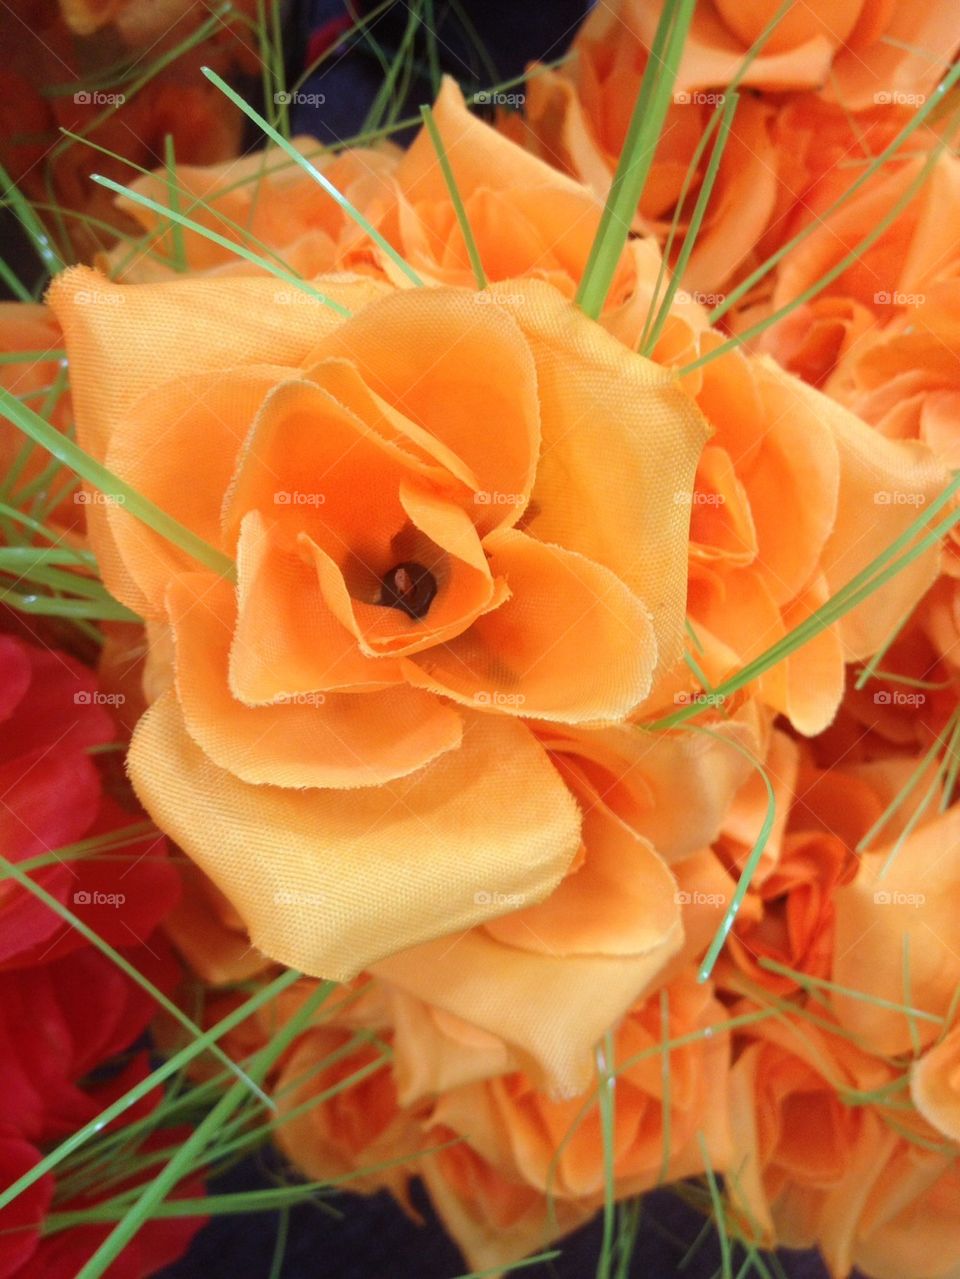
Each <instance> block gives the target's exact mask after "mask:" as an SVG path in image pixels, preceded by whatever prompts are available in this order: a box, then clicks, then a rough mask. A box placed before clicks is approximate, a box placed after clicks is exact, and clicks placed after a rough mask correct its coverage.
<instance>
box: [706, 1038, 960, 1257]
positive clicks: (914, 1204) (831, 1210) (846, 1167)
mask: <svg viewBox="0 0 960 1279" xmlns="http://www.w3.org/2000/svg"><path fill="white" fill-rule="evenodd" d="M743 1037H744V1040H745V1044H746V1046H745V1047H744V1048H743V1051H742V1052H741V1053H740V1056H739V1058H738V1060H737V1062H736V1064H735V1065H734V1067H733V1070H732V1072H731V1109H732V1113H731V1123H732V1129H733V1132H734V1134H735V1138H734V1141H735V1151H734V1155H733V1160H734V1164H735V1166H736V1167H737V1170H738V1171H737V1176H736V1178H732V1179H731V1189H732V1193H733V1197H734V1202H735V1203H736V1204H737V1205H739V1207H740V1208H741V1209H742V1210H743V1214H744V1217H745V1219H746V1223H747V1226H748V1233H752V1234H753V1236H754V1238H755V1239H756V1241H757V1242H758V1243H765V1244H767V1245H769V1244H772V1243H774V1242H776V1243H779V1244H781V1245H783V1246H786V1247H790V1248H808V1247H812V1246H818V1247H819V1248H820V1250H821V1252H822V1253H823V1255H824V1257H825V1259H826V1261H827V1265H828V1267H829V1270H830V1273H831V1275H832V1276H834V1279H846V1277H847V1276H848V1275H849V1274H850V1271H851V1269H852V1268H853V1267H854V1266H859V1267H862V1268H863V1270H864V1271H865V1272H866V1273H868V1274H870V1275H872V1276H877V1277H878V1279H933V1277H934V1276H944V1277H945V1276H947V1275H949V1274H953V1273H955V1268H956V1266H957V1264H958V1261H960V1178H958V1175H957V1169H956V1151H955V1149H954V1150H953V1151H949V1150H946V1149H943V1148H938V1144H937V1142H936V1141H935V1140H934V1139H933V1138H934V1136H935V1134H933V1133H932V1132H931V1130H930V1129H929V1128H928V1126H927V1125H926V1124H925V1123H924V1122H923V1120H922V1119H921V1118H920V1117H919V1116H917V1115H916V1114H914V1113H913V1112H911V1111H910V1110H909V1109H908V1110H904V1108H903V1106H902V1103H901V1100H900V1092H901V1090H900V1088H899V1087H898V1078H897V1072H896V1070H895V1069H894V1068H893V1067H892V1066H891V1065H890V1064H888V1063H887V1062H885V1061H882V1060H880V1059H878V1058H872V1057H869V1056H868V1055H867V1054H866V1053H864V1052H862V1051H861V1050H859V1049H858V1048H856V1047H854V1045H853V1044H852V1043H851V1042H849V1041H848V1040H847V1039H845V1038H843V1037H842V1036H841V1035H839V1034H832V1033H830V1031H829V1028H821V1027H819V1026H815V1025H812V1024H810V1022H809V1021H808V1019H806V1018H805V1017H803V1016H802V1015H799V1014H798V1015H797V1016H796V1017H794V1018H790V1019H789V1020H787V1019H780V1018H778V1019H777V1020H767V1021H763V1022H760V1023H758V1024H756V1025H755V1026H754V1027H752V1028H751V1030H750V1031H749V1032H746V1033H744V1035H743Z"/></svg>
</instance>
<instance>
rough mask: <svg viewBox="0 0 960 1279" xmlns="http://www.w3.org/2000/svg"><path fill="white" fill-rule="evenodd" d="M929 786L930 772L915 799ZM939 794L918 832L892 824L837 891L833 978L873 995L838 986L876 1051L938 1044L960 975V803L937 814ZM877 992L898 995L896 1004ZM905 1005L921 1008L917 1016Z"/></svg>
mask: <svg viewBox="0 0 960 1279" xmlns="http://www.w3.org/2000/svg"><path fill="white" fill-rule="evenodd" d="M900 780H901V781H905V780H906V778H905V777H901V779H900ZM930 785H931V781H930V778H929V777H924V778H923V779H922V780H921V783H920V786H919V787H918V788H916V789H918V790H919V792H920V795H919V796H917V797H916V798H920V797H922V795H923V792H924V791H925V790H926V789H927V787H928V786H930ZM932 798H933V804H934V806H933V807H932V808H931V810H930V811H931V813H933V814H934V816H932V817H928V819H927V820H926V821H925V822H924V823H923V824H921V825H920V826H919V827H918V828H917V829H915V830H913V831H910V830H903V829H900V830H898V829H897V827H896V826H894V827H893V828H892V829H885V830H884V831H883V832H882V833H881V836H880V839H881V840H882V843H881V846H880V847H876V848H875V851H874V849H871V851H869V852H867V853H864V854H863V855H862V856H861V858H860V871H859V873H858V875H857V878H856V879H855V880H854V882H853V883H852V884H851V885H850V886H849V887H847V888H843V889H841V890H840V891H839V892H838V893H837V894H836V898H835V900H836V908H837V925H836V942H835V959H834V966H833V980H834V981H835V982H837V983H838V985H840V986H843V987H846V988H847V989H850V990H856V991H860V992H862V993H863V994H864V995H866V996H873V997H874V998H872V999H864V998H853V997H852V996H847V995H841V994H836V993H835V994H834V995H833V1000H832V1002H833V1007H834V1010H835V1012H836V1015H837V1017H838V1019H839V1020H840V1022H841V1023H842V1024H843V1025H844V1026H845V1027H846V1028H847V1029H848V1030H850V1031H852V1032H854V1033H855V1034H857V1035H858V1036H859V1037H860V1041H861V1042H862V1043H864V1044H865V1045H867V1046H868V1047H869V1048H870V1049H871V1050H872V1051H874V1052H878V1053H900V1052H909V1051H910V1050H911V1048H913V1047H915V1046H916V1045H919V1044H923V1045H926V1044H929V1043H931V1042H932V1040H933V1039H934V1038H935V1036H936V1033H937V1029H938V1021H937V1019H938V1018H940V1017H943V1016H945V1015H946V1013H947V1011H948V1010H949V1009H950V1008H951V1006H952V1005H951V1001H952V999H953V996H954V992H955V991H956V988H957V985H958V983H960V958H958V956H957V952H956V946H955V940H956V918H957V910H958V907H960V808H957V807H956V806H954V807H952V808H950V809H948V810H947V812H945V813H942V814H937V812H936V800H937V798H938V793H937V791H936V789H934V790H933V795H932ZM901 818H902V820H904V821H905V820H906V819H905V818H903V817H902V815H901ZM892 992H896V994H895V995H893V994H892ZM877 999H881V1000H885V1001H886V1002H887V1003H889V1002H890V1001H891V999H893V1003H894V1005H895V1006H894V1007H887V1006H885V1005H884V1004H882V1003H877V1002H876V1000H877ZM899 1004H905V1005H907V1006H908V1007H913V1008H916V1009H918V1010H920V1012H921V1014H922V1016H920V1017H911V1016H909V1015H908V1014H907V1013H905V1012H903V1011H900V1010H899V1008H898V1007H897V1006H896V1005H899Z"/></svg>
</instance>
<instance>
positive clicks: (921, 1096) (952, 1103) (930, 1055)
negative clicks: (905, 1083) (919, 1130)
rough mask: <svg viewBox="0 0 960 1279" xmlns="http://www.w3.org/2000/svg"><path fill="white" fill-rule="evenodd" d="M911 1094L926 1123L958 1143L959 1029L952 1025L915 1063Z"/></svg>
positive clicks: (959, 1138)
mask: <svg viewBox="0 0 960 1279" xmlns="http://www.w3.org/2000/svg"><path fill="white" fill-rule="evenodd" d="M910 1095H911V1097H912V1098H913V1104H914V1105H915V1106H916V1108H917V1110H919V1111H920V1113H921V1115H923V1117H924V1119H926V1120H927V1122H928V1123H930V1124H932V1125H933V1127H934V1128H937V1129H939V1130H940V1132H942V1133H943V1134H944V1135H945V1136H946V1137H949V1139H950V1140H951V1141H955V1142H960V1026H958V1025H955V1026H953V1027H952V1028H951V1029H950V1030H949V1031H948V1032H947V1034H946V1035H945V1036H944V1037H943V1038H942V1039H940V1040H939V1041H938V1042H937V1043H935V1044H934V1045H933V1046H932V1047H931V1048H929V1049H928V1050H927V1051H926V1052H925V1053H924V1054H923V1056H922V1057H921V1058H920V1059H919V1060H918V1061H915V1062H914V1064H913V1066H912V1067H911V1070H910Z"/></svg>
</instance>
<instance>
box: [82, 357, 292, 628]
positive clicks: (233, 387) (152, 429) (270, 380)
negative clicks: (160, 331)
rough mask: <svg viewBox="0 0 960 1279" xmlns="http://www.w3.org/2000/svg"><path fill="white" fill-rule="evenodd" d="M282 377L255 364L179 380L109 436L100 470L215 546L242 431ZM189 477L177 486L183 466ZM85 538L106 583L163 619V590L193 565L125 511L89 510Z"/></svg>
mask: <svg viewBox="0 0 960 1279" xmlns="http://www.w3.org/2000/svg"><path fill="white" fill-rule="evenodd" d="M284 376H285V370H284V369H282V368H278V367H270V366H265V365H254V366H251V367H250V368H247V369H237V370H233V371H231V373H230V374H229V375H228V376H225V375H224V374H223V373H204V374H198V375H195V376H193V377H186V378H180V379H178V380H177V381H176V382H173V383H170V384H169V385H166V386H163V387H162V388H160V389H159V390H157V391H154V392H150V393H149V394H147V395H145V396H143V397H142V398H141V399H140V400H138V401H137V402H136V403H135V404H133V405H131V406H130V408H129V409H128V410H127V413H126V415H125V419H124V426H123V429H122V430H118V431H117V432H115V433H114V435H113V436H112V438H111V440H110V443H109V445H108V447H107V450H106V458H105V461H106V465H107V466H108V467H109V469H110V470H111V471H113V472H114V474H116V475H118V476H119V477H120V478H121V479H122V480H124V481H125V482H126V483H127V484H129V485H130V487H131V488H133V489H134V490H135V491H136V492H138V493H141V494H143V496H144V497H147V498H149V499H150V500H151V501H152V502H155V503H156V505H157V506H159V507H160V509H161V510H162V511H165V512H166V514H168V515H171V516H173V518H174V519H177V520H179V521H180V522H181V523H182V524H184V525H186V527H187V528H189V529H191V530H192V531H193V532H194V533H196V534H198V535H199V536H200V537H202V538H203V539H204V540H205V541H206V542H208V543H209V544H210V545H211V546H217V547H220V546H222V539H221V533H220V506H221V504H222V502H223V494H224V492H225V491H226V488H227V485H228V484H229V482H230V476H231V475H232V474H233V469H234V466H235V465H236V458H237V453H238V452H239V450H240V446H241V445H242V443H243V439H244V436H245V434H246V430H247V427H248V426H249V424H250V422H251V421H252V420H253V418H254V417H255V416H256V413H257V411H258V409H259V408H260V405H261V404H262V403H263V400H264V398H265V397H266V396H267V395H268V394H269V392H270V391H271V389H272V388H273V387H274V386H275V385H276V383H277V380H278V379H279V378H282V377H284ZM185 457H189V458H190V471H191V478H192V479H195V482H192V483H189V484H185V483H184V458H185ZM90 513H91V515H92V517H93V521H94V522H95V523H93V526H92V531H93V540H94V545H95V547H96V550H97V561H98V564H99V565H100V570H101V573H102V574H103V578H104V581H105V582H106V583H107V585H108V586H109V587H110V588H111V590H113V592H114V594H115V595H117V597H118V598H119V599H122V600H123V601H124V603H126V604H128V605H129V606H130V607H131V608H134V609H135V610H136V611H137V612H139V613H140V615H141V616H145V617H150V618H152V619H157V618H160V617H162V616H163V600H164V593H165V592H166V589H167V585H168V583H169V582H170V580H171V578H172V577H173V576H174V575H176V574H177V573H183V572H190V571H193V570H195V569H196V568H197V564H196V561H195V560H193V559H192V558H191V557H190V556H189V555H187V554H186V552H185V551H182V550H180V549H179V547H177V546H174V545H173V544H172V543H171V542H169V541H168V540H167V539H166V538H165V537H161V536H160V534H159V533H155V532H153V530H152V529H150V528H147V527H146V525H144V524H143V523H141V521H140V520H138V519H136V518H135V517H134V516H132V515H130V514H129V513H128V512H127V511H126V510H125V509H124V507H123V505H122V504H113V503H111V504H108V505H103V506H101V504H99V503H92V504H91V506H90Z"/></svg>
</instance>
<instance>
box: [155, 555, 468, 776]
mask: <svg viewBox="0 0 960 1279" xmlns="http://www.w3.org/2000/svg"><path fill="white" fill-rule="evenodd" d="M167 611H168V614H169V617H170V624H171V627H172V629H173V636H174V644H175V649H176V656H175V672H176V689H177V696H178V698H179V701H180V707H181V710H182V713H183V720H184V724H185V726H186V728H187V731H188V732H189V734H190V736H191V737H192V738H193V740H194V741H195V742H196V743H197V745H198V746H199V747H200V748H201V749H202V750H203V752H204V753H205V754H206V755H208V756H209V757H210V759H211V760H212V761H213V762H214V763H215V764H217V765H219V767H220V768H223V769H226V770H227V771H228V772H230V773H233V774H234V775H235V776H236V777H237V778H239V779H241V780H242V781H245V782H249V783H251V784H254V785H258V784H261V783H266V784H270V785H272V786H336V787H359V786H377V785H380V784H381V783H382V782H386V781H390V780H391V779H393V778H396V777H403V776H405V775H407V774H408V773H412V772H414V771H415V770H416V769H418V768H421V767H422V766H423V765H424V764H427V763H428V762H429V761H430V760H433V759H436V757H437V756H438V755H442V754H443V753H444V752H445V751H449V750H452V749H454V748H456V747H457V746H458V745H459V743H460V738H461V727H460V717H459V716H458V715H457V714H456V712H455V711H454V710H453V709H452V708H451V707H449V706H446V705H444V704H443V703H441V702H439V701H438V700H437V699H436V698H434V697H430V696H429V695H424V694H422V693H421V692H420V691H419V690H417V689H412V688H409V687H407V686H405V685H401V686H400V687H398V688H390V689H382V690H379V691H370V692H356V693H337V692H332V693H305V694H303V695H302V696H294V697H292V698H291V699H290V700H288V701H285V702H278V703H275V704H274V705H262V706H253V707H251V706H244V705H243V704H242V703H240V702H238V701H236V700H235V699H234V698H233V697H232V696H231V693H230V687H229V683H228V678H227V675H228V664H229V653H230V643H231V638H232V635H233V627H234V620H235V611H236V603H235V599H234V592H233V590H232V588H231V587H230V586H228V585H227V584H226V583H225V582H224V581H223V579H222V578H218V577H216V576H215V575H213V574H211V573H184V574H182V575H181V576H180V577H178V578H176V579H175V580H174V581H173V582H171V584H170V587H169V589H168V591H167ZM278 682H281V683H282V682H283V678H282V675H279V676H278Z"/></svg>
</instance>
